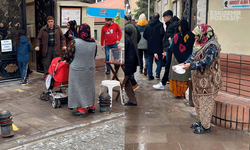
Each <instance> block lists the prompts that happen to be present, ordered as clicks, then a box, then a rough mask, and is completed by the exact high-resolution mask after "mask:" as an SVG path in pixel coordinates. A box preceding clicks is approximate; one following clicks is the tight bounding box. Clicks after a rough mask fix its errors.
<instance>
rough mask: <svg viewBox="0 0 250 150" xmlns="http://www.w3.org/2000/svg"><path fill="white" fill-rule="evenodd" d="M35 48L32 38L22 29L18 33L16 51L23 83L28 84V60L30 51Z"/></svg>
mask: <svg viewBox="0 0 250 150" xmlns="http://www.w3.org/2000/svg"><path fill="white" fill-rule="evenodd" d="M32 50H33V48H32V45H31V43H30V39H29V38H28V36H27V34H26V33H25V32H24V31H21V32H19V33H18V35H17V39H16V43H15V45H14V51H15V52H17V61H18V68H19V71H20V74H21V78H22V81H21V84H22V85H26V84H28V80H27V77H28V72H27V69H28V62H29V61H30V56H29V52H31V51H32Z"/></svg>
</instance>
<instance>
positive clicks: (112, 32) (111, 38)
mask: <svg viewBox="0 0 250 150" xmlns="http://www.w3.org/2000/svg"><path fill="white" fill-rule="evenodd" d="M117 35H118V37H117ZM121 38H122V31H121V28H120V27H119V25H118V24H117V23H113V24H112V25H111V26H107V25H104V26H103V27H102V35H101V45H102V46H103V45H104V44H105V45H113V44H115V43H116V41H120V40H121ZM104 41H105V42H104Z"/></svg>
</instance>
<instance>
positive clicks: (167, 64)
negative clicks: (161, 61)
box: [161, 51, 172, 85]
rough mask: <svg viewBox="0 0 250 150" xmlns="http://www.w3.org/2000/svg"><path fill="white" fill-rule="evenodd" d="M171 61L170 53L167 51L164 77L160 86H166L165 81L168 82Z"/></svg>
mask: <svg viewBox="0 0 250 150" xmlns="http://www.w3.org/2000/svg"><path fill="white" fill-rule="evenodd" d="M171 60H172V52H171V51H168V52H167V55H166V63H165V73H164V76H163V78H162V80H161V83H162V85H166V83H167V81H169V79H168V75H169V69H170V65H171Z"/></svg>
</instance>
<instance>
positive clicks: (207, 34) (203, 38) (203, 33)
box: [192, 24, 217, 51]
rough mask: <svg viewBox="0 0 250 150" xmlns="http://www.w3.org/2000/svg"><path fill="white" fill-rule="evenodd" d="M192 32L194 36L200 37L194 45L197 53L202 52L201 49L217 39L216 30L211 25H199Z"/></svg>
mask: <svg viewBox="0 0 250 150" xmlns="http://www.w3.org/2000/svg"><path fill="white" fill-rule="evenodd" d="M192 32H193V33H194V35H198V36H199V40H197V41H196V42H195V45H194V49H195V50H196V51H198V50H200V49H201V47H203V46H204V45H205V44H206V43H207V41H208V40H209V39H211V38H212V37H215V34H214V30H213V29H212V27H211V26H210V25H207V24H200V25H198V26H197V27H195V28H194V30H193V31H192ZM215 39H216V37H215ZM216 40H217V39H216Z"/></svg>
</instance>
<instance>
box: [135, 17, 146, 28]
mask: <svg viewBox="0 0 250 150" xmlns="http://www.w3.org/2000/svg"><path fill="white" fill-rule="evenodd" d="M147 24H148V21H147V20H145V19H141V20H138V22H137V25H139V26H142V27H143V26H145V25H147Z"/></svg>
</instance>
